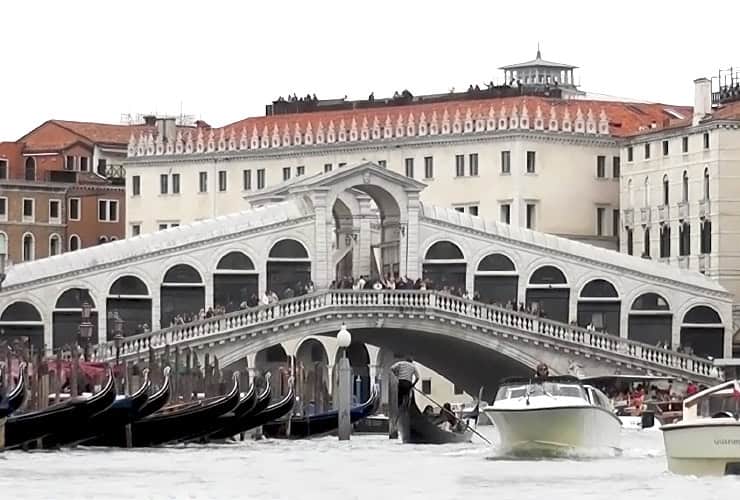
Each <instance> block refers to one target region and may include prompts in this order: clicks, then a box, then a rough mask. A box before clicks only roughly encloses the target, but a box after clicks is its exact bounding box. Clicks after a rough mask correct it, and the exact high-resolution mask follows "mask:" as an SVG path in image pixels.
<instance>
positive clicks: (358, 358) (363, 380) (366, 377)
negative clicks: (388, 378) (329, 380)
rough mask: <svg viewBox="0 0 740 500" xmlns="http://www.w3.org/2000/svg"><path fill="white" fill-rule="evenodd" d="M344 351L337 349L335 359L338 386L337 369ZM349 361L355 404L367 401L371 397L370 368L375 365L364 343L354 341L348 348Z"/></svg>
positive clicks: (335, 375) (335, 377)
mask: <svg viewBox="0 0 740 500" xmlns="http://www.w3.org/2000/svg"><path fill="white" fill-rule="evenodd" d="M342 355H343V351H342V349H337V352H336V353H335V355H334V356H335V357H334V368H335V369H334V380H335V382H334V383H335V384H337V383H338V382H337V367H338V366H339V359H340V358H341V357H342ZM347 359H348V360H349V366H350V368H351V369H352V397H353V401H354V404H359V403H361V402H362V401H366V400H367V398H368V397H369V396H370V389H371V387H372V383H373V382H372V381H371V380H370V366H371V365H372V364H373V363H372V359H371V357H370V351H369V350H368V348H367V345H366V344H365V343H364V342H357V341H354V340H353V341H352V343H351V344H350V346H349V347H348V348H347Z"/></svg>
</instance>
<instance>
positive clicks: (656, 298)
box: [632, 293, 669, 311]
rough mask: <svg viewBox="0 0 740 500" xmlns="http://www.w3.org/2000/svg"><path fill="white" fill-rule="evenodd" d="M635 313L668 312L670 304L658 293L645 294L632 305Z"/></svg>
mask: <svg viewBox="0 0 740 500" xmlns="http://www.w3.org/2000/svg"><path fill="white" fill-rule="evenodd" d="M632 310H633V311H668V310H669V308H668V302H667V301H666V300H665V299H664V298H663V297H662V296H661V295H658V294H657V293H644V294H642V295H640V296H639V297H637V298H636V299H635V301H634V302H633V303H632Z"/></svg>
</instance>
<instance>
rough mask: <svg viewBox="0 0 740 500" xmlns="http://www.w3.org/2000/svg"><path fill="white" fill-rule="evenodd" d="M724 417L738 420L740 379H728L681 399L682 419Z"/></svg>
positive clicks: (739, 414) (739, 412) (739, 415)
mask: <svg viewBox="0 0 740 500" xmlns="http://www.w3.org/2000/svg"><path fill="white" fill-rule="evenodd" d="M725 417H731V418H734V419H735V420H740V380H729V381H727V382H725V383H723V384H719V385H716V386H714V387H710V388H709V389H706V390H703V391H701V392H699V393H697V394H694V395H693V396H690V397H688V398H686V399H684V401H683V420H684V421H691V420H697V419H700V418H725Z"/></svg>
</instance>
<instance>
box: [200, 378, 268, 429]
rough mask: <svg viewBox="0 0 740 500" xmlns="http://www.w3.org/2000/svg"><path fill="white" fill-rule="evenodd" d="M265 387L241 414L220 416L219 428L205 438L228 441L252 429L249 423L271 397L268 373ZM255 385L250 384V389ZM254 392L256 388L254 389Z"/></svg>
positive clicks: (262, 409) (265, 406)
mask: <svg viewBox="0 0 740 500" xmlns="http://www.w3.org/2000/svg"><path fill="white" fill-rule="evenodd" d="M265 381H266V385H265V388H264V390H263V391H262V393H261V394H260V395H259V396H256V401H255V402H254V405H252V407H251V408H250V409H249V411H246V412H244V413H241V414H237V412H233V413H232V414H227V415H222V416H221V417H219V423H220V425H221V427H220V428H219V429H218V430H216V431H214V432H211V433H210V434H208V436H207V438H208V440H209V441H220V440H223V439H229V438H230V437H233V436H236V435H237V434H241V433H242V432H246V431H248V430H249V429H251V428H253V426H252V425H251V422H252V421H253V418H254V417H255V415H258V414H259V413H261V412H263V411H265V409H266V408H267V407H268V406H269V405H270V397H271V396H272V387H271V386H270V374H269V373H268V374H267V376H266V377H265ZM255 386H256V384H252V388H255ZM255 391H256V388H255Z"/></svg>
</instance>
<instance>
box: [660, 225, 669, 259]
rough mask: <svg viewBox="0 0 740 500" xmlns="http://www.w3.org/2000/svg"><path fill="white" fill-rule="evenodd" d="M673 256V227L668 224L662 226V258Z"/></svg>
mask: <svg viewBox="0 0 740 500" xmlns="http://www.w3.org/2000/svg"><path fill="white" fill-rule="evenodd" d="M670 256H671V226H670V225H669V224H668V223H665V224H661V225H660V257H661V258H666V257H670Z"/></svg>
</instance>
